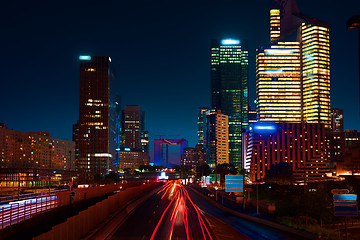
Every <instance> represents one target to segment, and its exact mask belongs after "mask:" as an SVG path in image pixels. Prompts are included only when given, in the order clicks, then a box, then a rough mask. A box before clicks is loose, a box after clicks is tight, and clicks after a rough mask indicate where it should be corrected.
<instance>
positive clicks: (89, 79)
mask: <svg viewBox="0 0 360 240" xmlns="http://www.w3.org/2000/svg"><path fill="white" fill-rule="evenodd" d="M79 60H80V86H79V88H80V89H79V90H80V92H79V96H80V100H79V121H78V123H77V128H78V139H77V142H76V144H77V147H78V149H79V155H78V156H77V168H78V171H79V181H80V182H83V183H91V182H101V181H102V179H103V178H104V176H105V175H106V174H107V173H108V172H109V171H115V170H116V166H115V158H116V152H115V148H116V127H115V125H116V119H118V117H117V115H118V114H119V112H117V109H118V108H117V107H116V105H117V104H116V103H117V102H116V95H115V76H114V74H113V72H112V70H111V59H110V57H108V56H80V57H79Z"/></svg>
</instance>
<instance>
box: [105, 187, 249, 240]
mask: <svg viewBox="0 0 360 240" xmlns="http://www.w3.org/2000/svg"><path fill="white" fill-rule="evenodd" d="M224 225H226V224H224V223H223V222H221V221H220V222H219V221H218V220H216V219H213V218H212V217H211V216H208V215H206V214H205V213H204V212H203V211H202V210H201V209H198V207H197V205H196V204H195V203H194V202H193V200H192V198H191V197H190V195H189V193H188V191H187V189H185V187H183V186H182V185H181V184H178V183H174V182H172V183H168V184H166V185H165V186H164V187H163V188H162V190H160V191H159V192H158V193H157V194H154V195H152V196H151V197H150V198H148V199H147V200H146V201H145V202H143V204H141V205H140V206H139V207H138V208H136V209H135V210H134V211H133V212H132V214H131V215H130V216H128V218H127V219H126V220H125V222H124V223H123V224H122V225H121V226H120V227H119V228H118V229H117V230H116V231H115V232H114V234H113V235H112V236H111V238H110V239H150V240H153V239H169V240H170V239H186V240H190V239H204V240H212V239H218V238H217V237H216V234H215V233H214V231H213V230H212V228H214V229H215V228H216V233H219V232H221V231H223V229H228V228H229V227H228V226H224ZM227 232H228V233H231V235H232V236H228V238H227V237H226V236H224V238H223V239H239V240H242V239H244V240H248V239H249V238H247V237H246V236H244V235H242V234H240V233H239V232H237V231H235V230H234V229H231V228H230V229H228V231H227ZM222 234H223V232H222ZM229 237H230V238H229ZM233 237H236V238H233Z"/></svg>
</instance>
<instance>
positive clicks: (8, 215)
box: [0, 181, 143, 229]
mask: <svg viewBox="0 0 360 240" xmlns="http://www.w3.org/2000/svg"><path fill="white" fill-rule="evenodd" d="M142 184H143V181H136V182H128V183H124V184H111V185H104V186H98V187H90V188H77V189H74V190H72V191H56V192H50V193H49V192H48V194H47V195H41V196H37V197H35V198H31V199H26V200H20V201H14V202H9V203H6V204H2V205H0V229H4V228H6V227H8V226H11V225H14V224H17V223H19V222H21V221H24V220H27V219H30V218H32V217H33V216H35V215H38V214H40V213H44V212H48V211H51V210H53V209H54V208H57V207H63V206H69V205H70V204H74V203H76V202H79V201H82V200H86V199H91V198H96V197H100V196H104V195H106V194H110V193H113V192H116V191H120V190H123V189H130V188H132V187H135V186H140V185H142Z"/></svg>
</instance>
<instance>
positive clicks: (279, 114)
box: [256, 42, 302, 122]
mask: <svg viewBox="0 0 360 240" xmlns="http://www.w3.org/2000/svg"><path fill="white" fill-rule="evenodd" d="M301 105H302V99H301V52H300V43H299V42H276V43H272V44H271V45H269V46H266V47H262V48H260V49H258V51H257V56H256V110H257V112H258V120H259V121H270V122H301Z"/></svg>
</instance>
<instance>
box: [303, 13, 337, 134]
mask: <svg viewBox="0 0 360 240" xmlns="http://www.w3.org/2000/svg"><path fill="white" fill-rule="evenodd" d="M329 35H330V34H329V27H328V26H327V24H325V23H322V22H320V21H316V22H313V21H308V20H307V19H304V22H303V23H302V25H301V46H302V78H303V79H302V82H303V117H304V121H305V122H309V123H324V124H325V127H326V128H330V121H331V119H330V109H331V108H330V44H329Z"/></svg>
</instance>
